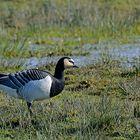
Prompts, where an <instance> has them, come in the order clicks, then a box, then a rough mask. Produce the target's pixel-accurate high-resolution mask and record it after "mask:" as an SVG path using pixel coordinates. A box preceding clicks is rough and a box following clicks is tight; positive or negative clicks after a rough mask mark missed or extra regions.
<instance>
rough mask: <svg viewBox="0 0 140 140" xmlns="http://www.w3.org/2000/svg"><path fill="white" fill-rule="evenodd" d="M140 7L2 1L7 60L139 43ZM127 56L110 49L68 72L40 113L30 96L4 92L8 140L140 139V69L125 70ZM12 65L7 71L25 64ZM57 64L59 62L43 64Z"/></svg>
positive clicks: (1, 135) (2, 120)
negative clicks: (117, 55) (28, 104)
mask: <svg viewBox="0 0 140 140" xmlns="http://www.w3.org/2000/svg"><path fill="white" fill-rule="evenodd" d="M139 5H140V2H139V0H135V1H131V0H123V1H122V0H116V1H112V0H110V1H109V0H95V1H92V0H89V1H84V0H79V1H76V0H68V1H63V0H53V1H52V0H47V1H46V0H34V1H32V0H30V1H27V0H22V1H20V0H13V1H9V0H7V1H5V0H1V4H0V47H1V51H0V57H1V61H2V60H3V59H8V60H11V61H12V60H13V59H16V60H20V59H21V58H30V57H37V58H39V57H47V56H61V55H69V56H73V55H77V56H81V55H83V56H84V55H86V56H88V55H89V53H90V51H92V50H94V49H96V47H95V48H92V46H93V44H101V45H100V46H101V47H102V44H103V45H105V46H107V47H117V45H118V44H119V45H120V44H124V43H126V44H129V43H132V44H133V43H137V44H138V43H139V41H138V42H136V41H135V40H134V38H135V36H136V37H138V38H139V34H140V24H139V23H140V17H139V15H140V14H139V13H140V10H139ZM112 42H113V43H112ZM114 42H117V43H114ZM88 44H90V45H91V47H90V49H89V50H88V49H87V48H86V49H87V50H88V51H86V49H85V47H86V46H88ZM11 61H10V62H11ZM121 61H122V60H119V59H118V60H113V59H112V58H111V57H110V56H108V55H106V54H104V52H102V58H101V60H100V63H97V64H95V65H87V66H86V67H80V69H75V70H67V71H66V72H65V73H66V77H65V78H66V87H65V89H64V91H63V93H62V94H60V95H58V96H56V97H54V98H52V99H50V100H44V101H42V102H34V105H33V110H34V115H33V116H30V115H29V112H28V110H27V107H26V103H25V102H24V101H22V100H16V99H14V98H10V97H8V96H6V95H5V94H3V93H2V92H1V93H0V140H11V139H15V140H16V139H17V140H18V139H21V140H22V139H23V140H24V139H31V140H33V139H38V140H48V139H50V140H52V139H53V140H55V139H56V140H62V139H66V140H69V139H72V140H90V139H91V140H92V139H95V140H99V139H104V140H108V139H111V140H112V139H113V140H127V139H128V140H132V139H134V140H138V139H140V134H139V131H140V130H139V126H140V108H139V103H140V96H139V93H140V92H139V91H140V89H139V82H140V68H139V65H136V66H135V67H134V68H126V69H124V68H121V67H120V63H121ZM123 61H125V60H123ZM135 61H137V62H139V58H137V60H135ZM10 62H9V63H7V61H6V64H5V63H4V64H3V65H1V66H0V71H1V72H5V71H7V72H13V71H17V70H22V69H25V67H23V66H22V65H21V64H18V62H17V63H16V64H14V66H11V64H10ZM137 64H139V63H137ZM54 67H55V64H54V63H53V64H52V63H51V64H49V65H47V66H45V67H42V69H47V70H49V71H54Z"/></svg>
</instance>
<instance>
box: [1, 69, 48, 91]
mask: <svg viewBox="0 0 140 140" xmlns="http://www.w3.org/2000/svg"><path fill="white" fill-rule="evenodd" d="M47 75H48V73H47V72H46V71H42V70H38V69H30V70H26V71H21V72H17V73H10V74H0V84H2V85H5V86H8V87H11V88H13V89H19V88H20V87H23V86H25V84H27V83H28V82H30V81H34V80H40V79H43V78H45V77H46V76H47Z"/></svg>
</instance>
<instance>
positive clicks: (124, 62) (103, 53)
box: [0, 42, 140, 69]
mask: <svg viewBox="0 0 140 140" xmlns="http://www.w3.org/2000/svg"><path fill="white" fill-rule="evenodd" d="M112 45H113V47H112ZM31 47H32V48H34V49H37V48H38V46H37V45H36V46H31ZM50 47H54V46H50ZM42 48H44V46H43V45H42ZM83 49H84V51H85V52H87V51H88V52H90V54H89V55H88V56H71V57H72V58H73V59H74V60H75V63H76V64H78V65H79V66H86V65H89V64H96V63H100V62H101V61H102V60H103V59H105V60H106V59H110V60H112V59H113V60H119V61H121V64H120V66H121V67H127V68H129V67H134V66H138V67H140V44H124V45H120V44H118V43H116V42H111V43H110V42H109V43H105V42H104V43H100V44H93V45H92V44H85V45H83V47H82V51H83ZM60 57H62V56H51V57H43V58H36V57H31V58H24V59H23V58H21V59H17V58H15V59H4V58H2V59H1V62H0V64H1V66H15V65H21V66H23V67H26V68H27V69H28V68H36V67H40V66H44V65H47V64H49V63H52V62H57V60H58V59H59V58H60Z"/></svg>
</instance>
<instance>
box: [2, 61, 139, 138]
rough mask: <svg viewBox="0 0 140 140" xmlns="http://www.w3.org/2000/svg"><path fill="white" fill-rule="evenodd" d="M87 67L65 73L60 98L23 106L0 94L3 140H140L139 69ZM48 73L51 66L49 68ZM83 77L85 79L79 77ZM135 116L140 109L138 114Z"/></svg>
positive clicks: (21, 102) (112, 64)
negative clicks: (138, 127)
mask: <svg viewBox="0 0 140 140" xmlns="http://www.w3.org/2000/svg"><path fill="white" fill-rule="evenodd" d="M114 64H115V65H116V62H115V61H114V62H113V61H112V62H111V63H110V64H109V65H90V66H87V67H81V68H80V69H77V70H76V69H75V70H67V71H66V87H65V90H64V91H63V93H62V94H60V95H59V96H57V97H54V98H52V99H50V100H44V101H43V102H40V101H38V102H34V105H33V110H34V115H33V116H30V115H29V112H28V110H27V107H26V103H25V102H24V101H21V100H16V99H11V98H9V97H5V96H4V95H3V94H1V98H0V99H1V103H0V104H1V105H0V108H1V109H0V110H1V116H0V120H1V121H0V128H1V131H0V137H1V138H2V139H80V140H81V139H83V140H84V139H139V138H140V135H139V132H138V130H137V125H139V116H134V108H135V107H136V104H138V103H139V100H138V99H139V90H138V88H139V76H140V71H139V70H137V71H136V70H135V69H132V70H124V69H121V68H118V66H114ZM49 70H51V71H53V70H54V66H53V67H50V69H49ZM83 75H84V76H83ZM136 111H137V112H136V113H137V114H139V109H138V108H137V110H136Z"/></svg>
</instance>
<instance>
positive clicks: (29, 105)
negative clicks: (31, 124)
mask: <svg viewBox="0 0 140 140" xmlns="http://www.w3.org/2000/svg"><path fill="white" fill-rule="evenodd" d="M27 106H28V110H29V111H30V114H33V112H32V109H31V106H32V103H29V102H27Z"/></svg>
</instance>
